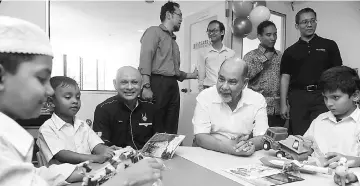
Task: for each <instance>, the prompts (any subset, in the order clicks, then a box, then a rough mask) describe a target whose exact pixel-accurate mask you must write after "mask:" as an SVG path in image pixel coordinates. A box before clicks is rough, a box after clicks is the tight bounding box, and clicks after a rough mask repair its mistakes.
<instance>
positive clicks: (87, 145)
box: [37, 113, 104, 164]
mask: <svg viewBox="0 0 360 186" xmlns="http://www.w3.org/2000/svg"><path fill="white" fill-rule="evenodd" d="M100 143H104V142H103V141H102V140H101V139H100V137H99V136H98V135H96V133H95V132H94V131H93V130H92V129H91V128H90V127H89V126H88V125H87V124H86V123H85V122H84V121H82V120H79V119H77V118H75V119H74V126H73V125H72V124H69V123H66V122H65V121H64V120H62V119H61V118H59V117H58V116H57V115H56V114H55V113H54V114H53V115H52V116H51V118H50V119H48V120H47V121H45V123H44V124H43V125H42V126H41V127H40V129H39V137H38V142H37V144H38V145H39V148H40V149H41V152H42V153H43V154H44V156H45V159H46V161H47V162H49V163H50V164H53V163H56V164H58V161H56V160H55V159H54V160H52V158H53V156H54V155H56V154H57V153H58V152H59V151H61V150H69V151H73V152H77V153H80V154H91V152H92V150H93V149H94V147H95V146H96V145H98V144H100Z"/></svg>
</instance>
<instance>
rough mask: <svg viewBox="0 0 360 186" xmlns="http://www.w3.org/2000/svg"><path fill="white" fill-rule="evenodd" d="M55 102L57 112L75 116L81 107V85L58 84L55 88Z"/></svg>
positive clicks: (61, 114) (62, 114)
mask: <svg viewBox="0 0 360 186" xmlns="http://www.w3.org/2000/svg"><path fill="white" fill-rule="evenodd" d="M53 103H54V105H55V108H54V110H55V113H56V114H59V115H60V116H66V117H74V116H75V115H76V114H77V112H78V111H79V110H80V107H81V100H80V89H79V87H78V86H74V85H65V86H61V85H60V86H58V87H57V88H56V89H55V95H54V97H53Z"/></svg>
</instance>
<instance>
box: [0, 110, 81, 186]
mask: <svg viewBox="0 0 360 186" xmlns="http://www.w3.org/2000/svg"><path fill="white" fill-rule="evenodd" d="M0 121H1V122H0V151H1V153H0V185H1V186H15V185H21V186H48V185H49V186H53V185H66V184H68V183H67V182H66V181H65V180H66V179H67V178H68V177H69V176H70V175H71V174H72V172H73V171H74V170H75V168H76V166H75V165H71V164H62V165H53V166H50V167H48V168H47V167H40V168H35V167H34V165H33V164H32V163H31V160H32V155H33V145H34V138H33V137H32V136H31V135H30V134H29V133H28V132H27V131H26V130H25V129H23V128H22V127H21V126H20V125H19V124H18V123H16V122H15V121H14V120H13V119H11V118H9V117H8V116H6V115H5V114H3V113H1V112H0Z"/></svg>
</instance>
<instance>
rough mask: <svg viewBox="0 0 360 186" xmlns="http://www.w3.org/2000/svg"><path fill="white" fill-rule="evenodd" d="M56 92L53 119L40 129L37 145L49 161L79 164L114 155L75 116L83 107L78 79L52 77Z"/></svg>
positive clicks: (53, 102) (110, 149)
mask: <svg viewBox="0 0 360 186" xmlns="http://www.w3.org/2000/svg"><path fill="white" fill-rule="evenodd" d="M50 84H51V87H52V88H53V89H54V91H55V93H54V95H52V96H51V97H50V104H52V106H53V107H54V113H53V114H52V116H51V118H50V119H48V120H47V121H45V123H44V124H43V125H42V126H41V127H40V129H39V136H38V141H37V144H38V146H39V148H40V150H41V152H42V153H43V155H44V156H45V159H46V161H47V163H49V164H50V165H51V164H60V163H71V164H78V163H81V162H84V161H87V160H90V161H92V162H95V163H104V162H105V161H107V160H109V159H110V158H112V157H113V156H114V150H116V147H115V146H113V148H110V147H108V146H105V145H104V142H103V141H102V140H101V139H100V137H99V136H98V135H96V133H95V132H94V131H93V130H92V129H91V128H90V127H89V126H88V125H87V124H86V123H85V122H84V121H82V120H80V119H79V118H77V117H76V116H75V115H76V114H77V113H78V111H79V109H80V107H81V100H80V89H79V86H78V84H77V82H76V81H75V80H74V79H71V78H69V77H66V76H55V77H52V78H51V79H50Z"/></svg>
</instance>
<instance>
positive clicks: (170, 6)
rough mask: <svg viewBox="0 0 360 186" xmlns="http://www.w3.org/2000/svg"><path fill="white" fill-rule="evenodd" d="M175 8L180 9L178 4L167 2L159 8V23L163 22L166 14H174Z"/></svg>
mask: <svg viewBox="0 0 360 186" xmlns="http://www.w3.org/2000/svg"><path fill="white" fill-rule="evenodd" d="M175 7H177V8H180V5H179V4H178V3H175V2H172V1H168V2H167V3H165V4H164V5H163V6H162V7H161V11H160V21H161V22H164V21H165V18H166V12H170V13H174V12H175Z"/></svg>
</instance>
